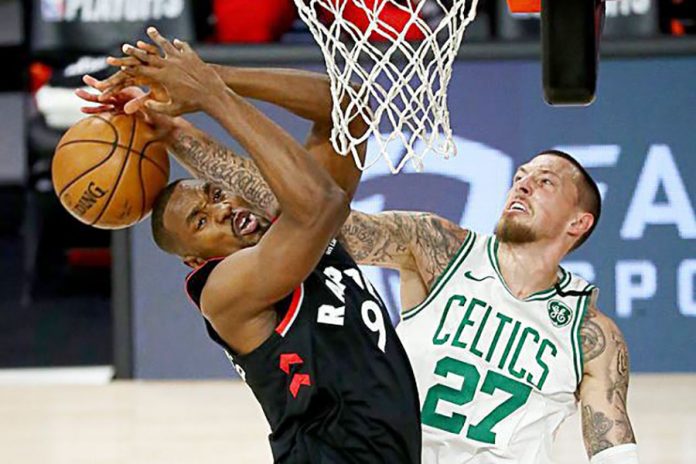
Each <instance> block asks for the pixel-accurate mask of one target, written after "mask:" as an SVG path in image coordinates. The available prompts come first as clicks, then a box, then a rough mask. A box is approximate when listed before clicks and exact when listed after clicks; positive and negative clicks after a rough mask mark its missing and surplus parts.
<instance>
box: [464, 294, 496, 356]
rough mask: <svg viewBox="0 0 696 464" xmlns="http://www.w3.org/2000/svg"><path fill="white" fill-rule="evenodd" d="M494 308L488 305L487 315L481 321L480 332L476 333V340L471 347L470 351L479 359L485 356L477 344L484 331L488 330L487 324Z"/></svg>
mask: <svg viewBox="0 0 696 464" xmlns="http://www.w3.org/2000/svg"><path fill="white" fill-rule="evenodd" d="M492 310H493V308H492V307H491V306H490V305H488V307H487V308H486V314H484V315H483V319H482V320H481V324H480V325H479V328H478V330H477V331H476V335H475V336H474V340H473V341H472V342H471V346H470V347H469V351H471V352H472V353H473V354H475V355H476V356H478V357H479V358H480V357H481V356H483V353H482V352H481V351H479V350H478V348H477V346H476V345H477V344H478V342H479V339H480V338H481V334H482V333H483V329H485V328H486V322H488V316H490V315H491V311H492Z"/></svg>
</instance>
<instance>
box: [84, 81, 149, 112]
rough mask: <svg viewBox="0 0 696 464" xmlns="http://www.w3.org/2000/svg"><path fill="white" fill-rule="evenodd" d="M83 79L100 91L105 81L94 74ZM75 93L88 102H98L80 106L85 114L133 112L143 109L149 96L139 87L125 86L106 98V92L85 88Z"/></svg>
mask: <svg viewBox="0 0 696 464" xmlns="http://www.w3.org/2000/svg"><path fill="white" fill-rule="evenodd" d="M82 80H83V81H84V83H85V84H87V85H88V86H90V87H92V88H93V89H96V90H99V91H101V89H100V87H101V86H100V83H102V82H104V81H99V80H97V79H95V78H93V77H92V76H84V77H83V78H82ZM75 95H77V96H78V97H80V98H81V99H83V100H84V101H86V102H89V103H96V106H94V105H92V106H83V107H82V108H80V109H81V111H82V112H83V113H85V114H98V113H108V112H116V113H128V114H132V113H135V112H136V111H139V110H140V109H142V107H143V106H144V104H145V100H146V99H147V98H148V94H147V93H145V92H144V91H143V90H142V89H140V88H139V87H125V88H123V89H121V90H119V91H117V92H112V93H111V94H110V95H109V96H108V97H106V98H105V97H104V93H97V94H94V93H90V92H88V91H87V90H85V89H77V90H75ZM126 107H128V109H129V110H130V111H126Z"/></svg>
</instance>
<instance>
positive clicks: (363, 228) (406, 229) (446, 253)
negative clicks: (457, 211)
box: [341, 211, 467, 309]
mask: <svg viewBox="0 0 696 464" xmlns="http://www.w3.org/2000/svg"><path fill="white" fill-rule="evenodd" d="M466 234H467V230H466V229H463V228H461V227H459V226H458V225H456V224H454V223H453V222H450V221H448V220H446V219H443V218H441V217H439V216H437V215H435V214H432V213H416V212H403V211H387V212H383V213H379V214H365V213H361V212H359V211H353V212H352V213H351V215H350V217H349V218H348V220H347V221H346V222H345V224H344V225H343V228H342V229H341V238H342V242H343V243H344V244H345V246H346V248H347V249H348V251H349V252H350V254H351V255H352V256H353V259H355V260H356V261H357V262H358V263H360V264H368V265H373V266H380V267H388V268H392V269H398V270H399V271H401V283H402V295H401V300H402V301H401V303H402V307H403V308H406V309H408V308H410V307H412V306H415V305H416V304H418V303H420V302H421V301H422V300H423V298H424V297H425V295H426V294H427V292H428V291H429V290H430V289H431V287H432V285H433V283H434V282H435V279H436V278H437V277H438V276H439V275H440V274H442V272H443V271H444V270H445V268H446V267H447V264H448V263H449V262H450V260H451V259H452V257H453V256H454V255H455V253H456V252H457V250H458V249H459V246H460V245H461V243H462V242H463V241H464V239H465V238H466Z"/></svg>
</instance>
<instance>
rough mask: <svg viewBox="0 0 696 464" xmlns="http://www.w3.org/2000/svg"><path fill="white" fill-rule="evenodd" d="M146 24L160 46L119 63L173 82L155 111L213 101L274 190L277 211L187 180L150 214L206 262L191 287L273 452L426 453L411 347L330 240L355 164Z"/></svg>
mask: <svg viewBox="0 0 696 464" xmlns="http://www.w3.org/2000/svg"><path fill="white" fill-rule="evenodd" d="M148 34H149V35H150V37H151V38H152V39H153V40H154V41H155V42H156V43H157V44H158V45H159V46H160V47H161V49H162V51H163V54H164V57H160V56H159V55H154V54H151V53H150V54H148V55H147V56H145V55H144V54H143V55H140V56H139V58H138V59H139V61H138V62H137V63H136V62H132V61H131V62H130V64H131V65H132V66H126V68H125V69H124V70H123V71H122V72H126V73H128V74H129V75H130V76H136V77H137V78H138V79H140V80H141V82H142V80H144V81H145V82H148V81H149V82H151V83H152V84H153V85H161V86H162V87H163V88H164V89H165V90H166V92H167V95H168V96H169V98H170V101H169V102H167V103H158V102H154V101H152V100H151V101H148V102H147V104H148V106H149V107H150V109H151V110H154V111H159V112H164V113H168V114H172V113H178V112H180V111H181V110H182V109H186V110H188V111H198V110H202V111H205V112H206V113H208V114H209V115H210V116H212V117H213V118H215V119H216V120H217V121H218V122H219V123H220V124H221V125H222V126H223V127H224V128H225V129H227V131H228V132H229V133H230V134H231V135H232V136H233V137H234V138H235V139H236V140H238V141H239V142H240V144H241V145H242V146H244V148H245V149H246V150H247V151H248V152H249V154H250V155H251V157H252V158H253V160H254V161H255V163H256V165H257V166H258V167H259V170H260V171H261V173H262V175H263V177H264V179H265V181H266V182H267V183H268V185H269V186H270V187H271V190H272V191H273V193H274V194H275V196H276V198H277V200H278V204H279V205H278V206H279V210H280V213H279V214H278V215H277V217H275V218H274V220H271V218H270V217H269V215H268V214H267V213H266V212H264V211H258V210H256V209H255V208H253V207H251V206H250V205H249V203H248V202H246V201H245V200H244V199H242V198H241V197H238V196H233V195H231V194H229V193H227V192H225V191H223V190H222V189H220V188H218V187H216V186H215V185H213V184H210V183H208V182H202V181H195V180H185V181H180V182H176V183H174V184H171V185H170V186H169V187H168V188H167V189H166V190H165V192H163V193H162V194H161V195H160V197H159V198H158V201H157V205H156V208H155V211H154V212H153V218H152V221H153V228H154V231H155V238H156V241H157V242H158V244H159V245H160V246H161V247H162V248H163V249H165V250H166V251H169V252H172V253H175V254H178V255H179V256H181V257H182V258H184V260H185V261H186V262H187V264H189V265H197V269H196V270H195V271H194V272H192V274H191V275H190V276H189V279H188V281H187V289H188V291H189V293H190V295H191V297H192V299H193V301H194V302H195V303H196V305H198V307H199V308H200V310H201V312H202V313H203V315H204V316H205V319H206V324H207V327H208V330H209V333H210V334H211V336H212V338H213V339H214V340H215V341H217V342H218V343H219V344H220V345H222V346H223V347H224V349H225V350H226V351H227V353H228V354H229V356H230V358H231V359H232V360H233V363H234V364H235V367H236V368H237V370H238V372H239V373H240V375H241V376H242V377H243V378H244V379H245V381H246V382H247V383H248V385H249V386H250V387H251V389H252V390H253V393H254V395H255V396H256V398H257V399H258V400H259V402H260V403H261V405H262V407H263V410H264V413H265V415H266V417H267V419H268V421H269V423H270V425H271V429H272V434H271V437H270V441H271V447H272V451H273V455H274V459H275V461H276V462H288V463H315V462H316V463H390V464H391V463H413V462H419V461H420V440H421V438H420V425H419V422H420V421H419V406H418V399H417V391H416V385H415V381H414V378H413V375H412V373H411V369H410V365H409V362H408V359H407V357H406V354H405V352H404V350H403V348H402V346H401V344H400V342H399V340H398V338H397V336H396V334H395V332H394V330H393V329H392V326H391V324H390V323H389V320H388V314H387V312H386V309H385V307H384V305H383V303H382V301H381V300H380V298H379V296H378V295H377V293H376V292H375V291H374V289H373V288H372V286H371V285H370V283H369V282H368V281H367V280H366V279H365V278H364V277H363V275H362V274H361V273H360V271H359V270H358V268H357V266H356V265H355V262H354V261H353V260H352V259H351V258H350V256H349V255H348V254H347V253H346V252H345V250H344V249H343V248H342V246H341V245H340V244H339V243H338V242H337V241H336V240H335V238H334V237H335V236H336V235H337V233H338V231H339V229H340V227H341V225H342V223H343V221H344V220H345V218H346V217H347V216H348V214H349V211H350V208H349V202H350V197H351V196H352V192H353V191H354V188H355V185H356V184H357V181H358V178H359V171H358V170H357V169H356V168H355V167H354V165H353V162H352V160H351V159H350V157H345V158H342V157H338V156H335V160H338V161H334V162H332V163H329V164H330V166H329V169H330V170H331V171H332V172H331V173H329V172H328V171H327V170H325V169H324V168H323V167H322V166H320V165H318V164H317V163H315V162H313V161H312V159H311V155H310V153H309V152H308V150H330V149H331V148H330V143H329V142H328V137H326V139H325V140H319V141H318V140H317V137H316V134H317V133H319V130H318V129H317V128H315V129H317V130H316V131H313V135H314V136H312V135H311V136H310V142H309V143H311V144H312V147H311V148H310V147H305V146H302V145H301V144H299V143H298V142H296V141H295V140H293V139H292V138H291V137H290V136H289V135H288V134H287V133H286V132H284V131H283V130H282V129H280V128H279V127H278V126H276V125H275V124H273V122H272V121H270V120H269V119H267V118H266V117H265V116H264V115H263V114H261V113H260V112H259V111H258V110H257V109H255V108H254V107H253V106H252V105H250V104H249V103H247V102H246V101H245V100H244V99H243V98H241V97H240V96H239V95H238V94H237V93H235V92H233V91H231V90H229V89H228V88H227V87H226V86H225V83H224V82H223V81H222V80H221V79H220V77H219V76H218V75H217V74H216V73H215V72H214V71H213V70H212V69H211V68H210V67H209V66H207V65H205V64H204V63H203V62H202V61H201V60H200V59H199V57H198V56H197V55H196V54H195V53H194V52H193V51H192V50H191V49H190V47H188V45H186V44H184V43H179V42H176V41H175V43H174V44H172V43H170V42H169V41H167V40H166V39H164V38H163V37H162V36H160V35H159V34H158V33H157V32H156V31H154V30H149V31H148ZM141 48H143V49H146V47H141ZM277 85H278V86H283V85H287V82H283V81H278V84H277ZM303 91H304V92H307V91H309V92H312V93H321V92H325V93H326V94H328V92H329V87H328V84H326V85H324V86H321V87H320V88H312V89H304V90H300V89H298V92H297V95H301V94H302V93H303ZM328 98H329V97H328V96H326V97H325V99H328ZM359 126H360V123H356V127H354V128H351V130H361V128H360V127H359ZM328 129H330V128H328ZM321 133H328V131H327V128H326V127H324V128H321ZM332 175H333V177H332ZM335 179H340V185H339V183H337V182H336V180H335ZM218 256H219V258H215V257H218Z"/></svg>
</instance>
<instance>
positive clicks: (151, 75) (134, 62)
mask: <svg viewBox="0 0 696 464" xmlns="http://www.w3.org/2000/svg"><path fill="white" fill-rule="evenodd" d="M147 34H148V36H149V37H150V38H151V39H152V40H153V42H154V43H155V44H156V45H157V47H158V48H159V52H160V53H161V55H160V54H159V53H157V54H155V53H150V52H149V51H151V50H152V49H151V48H150V49H149V50H148V49H145V48H143V47H140V46H138V47H132V46H124V52H125V53H126V54H127V55H128V57H129V58H130V60H129V61H127V62H125V63H124V65H123V66H122V68H121V69H122V71H123V72H124V73H126V74H127V75H129V76H131V77H132V78H135V79H140V80H141V82H145V83H146V84H147V85H156V84H160V85H162V86H163V87H164V89H165V90H166V93H167V95H168V97H169V98H168V100H167V101H165V102H161V101H155V100H148V101H147V102H146V103H145V105H146V106H147V108H149V109H151V110H154V111H158V112H161V113H165V114H168V115H171V116H175V115H180V114H183V113H189V112H194V111H200V110H202V109H204V107H205V105H206V104H207V103H208V102H212V101H214V100H215V99H216V98H217V96H219V95H220V94H221V92H225V91H226V90H227V86H226V85H225V83H224V82H223V81H222V79H221V78H220V77H219V76H218V74H217V73H216V72H215V71H214V70H213V69H212V68H210V67H209V66H208V65H207V64H206V63H205V62H203V60H201V59H200V57H199V56H198V55H197V54H196V52H194V51H193V50H192V49H191V47H190V46H189V45H188V44H186V43H185V42H181V41H179V40H174V42H170V41H169V40H167V39H166V38H165V37H163V36H162V35H161V34H160V33H159V32H158V31H157V29H155V28H154V27H150V28H148V30H147Z"/></svg>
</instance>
